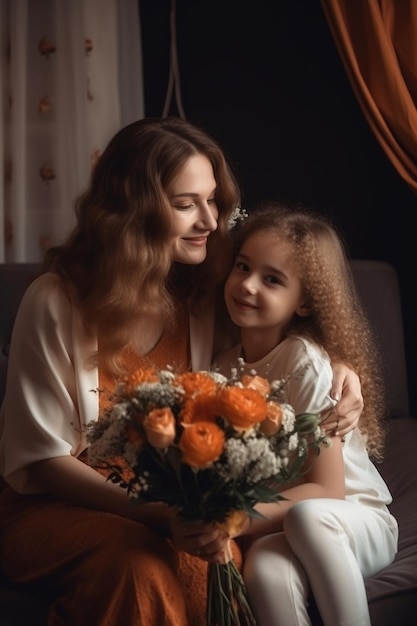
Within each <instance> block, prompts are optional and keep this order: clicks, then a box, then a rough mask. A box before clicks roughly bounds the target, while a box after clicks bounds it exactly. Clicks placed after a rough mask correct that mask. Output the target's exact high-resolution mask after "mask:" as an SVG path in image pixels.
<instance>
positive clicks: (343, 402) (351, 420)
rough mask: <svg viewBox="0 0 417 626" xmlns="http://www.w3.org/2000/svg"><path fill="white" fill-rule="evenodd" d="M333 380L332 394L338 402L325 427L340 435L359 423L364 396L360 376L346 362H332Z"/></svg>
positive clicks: (328, 430) (330, 431)
mask: <svg viewBox="0 0 417 626" xmlns="http://www.w3.org/2000/svg"><path fill="white" fill-rule="evenodd" d="M331 365H332V370H333V382H332V390H331V392H330V395H331V397H332V398H334V399H335V400H337V401H338V402H337V404H336V406H335V407H334V409H333V411H332V412H331V413H330V415H329V417H328V418H327V419H326V423H325V424H323V428H325V429H326V431H327V432H328V433H336V434H337V435H339V436H340V437H343V436H344V435H346V434H347V433H348V432H349V431H351V430H352V429H353V428H355V427H356V426H357V425H358V423H359V418H360V416H361V413H362V410H363V398H362V392H361V383H360V380H359V376H358V375H357V374H356V373H355V372H354V371H353V370H351V369H349V367H347V365H345V364H344V363H332V364H331Z"/></svg>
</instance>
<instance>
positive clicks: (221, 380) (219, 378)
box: [207, 371, 228, 385]
mask: <svg viewBox="0 0 417 626" xmlns="http://www.w3.org/2000/svg"><path fill="white" fill-rule="evenodd" d="M207 373H208V375H209V376H210V378H212V379H213V380H214V382H216V383H217V384H218V385H225V384H226V383H227V380H228V379H227V377H226V376H223V374H220V372H216V371H210V372H207Z"/></svg>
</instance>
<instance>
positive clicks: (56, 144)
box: [0, 0, 144, 262]
mask: <svg viewBox="0 0 417 626" xmlns="http://www.w3.org/2000/svg"><path fill="white" fill-rule="evenodd" d="M0 45H1V50H2V57H1V64H2V65H1V67H0V70H1V73H0V86H1V93H2V99H1V103H0V167H1V169H0V262H4V261H13V262H26V261H39V260H40V259H41V258H42V256H43V254H44V252H45V250H46V249H47V248H48V247H49V246H51V245H55V244H57V243H60V242H61V241H62V239H63V238H64V237H65V236H66V235H67V234H68V232H69V231H70V229H71V228H72V226H73V224H74V212H73V207H74V200H75V198H76V196H77V195H78V194H79V193H80V192H81V191H82V190H83V189H84V188H85V186H86V184H87V181H88V178H89V175H90V172H91V168H92V167H93V166H94V163H95V161H96V159H97V158H98V156H99V155H100V153H101V151H102V150H103V148H104V147H105V145H106V144H107V142H108V141H109V139H110V138H111V136H112V135H113V134H114V133H115V132H116V131H117V130H118V129H119V128H121V127H122V126H124V125H125V124H127V123H129V122H130V121H133V120H134V119H139V118H141V117H143V116H144V106H143V81H142V64H141V42H140V24H139V5H138V0H70V1H69V0H0ZM1 173H4V175H1Z"/></svg>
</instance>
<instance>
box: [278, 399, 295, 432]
mask: <svg viewBox="0 0 417 626" xmlns="http://www.w3.org/2000/svg"><path fill="white" fill-rule="evenodd" d="M281 408H282V411H283V418H282V427H283V429H284V432H286V433H292V431H293V430H294V426H295V412H294V409H293V407H292V406H291V404H285V403H284V404H281Z"/></svg>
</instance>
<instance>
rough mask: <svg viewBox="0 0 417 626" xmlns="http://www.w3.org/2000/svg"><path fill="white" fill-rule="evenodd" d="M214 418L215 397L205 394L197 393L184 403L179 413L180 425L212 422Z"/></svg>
mask: <svg viewBox="0 0 417 626" xmlns="http://www.w3.org/2000/svg"><path fill="white" fill-rule="evenodd" d="M215 417H216V404H215V397H214V396H212V395H208V394H206V393H199V394H197V395H196V396H195V397H193V398H188V399H187V400H186V401H185V402H184V406H183V407H182V409H181V413H180V419H181V423H182V424H194V423H195V422H214V419H215Z"/></svg>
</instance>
